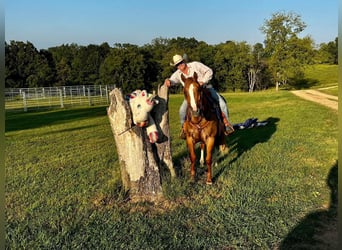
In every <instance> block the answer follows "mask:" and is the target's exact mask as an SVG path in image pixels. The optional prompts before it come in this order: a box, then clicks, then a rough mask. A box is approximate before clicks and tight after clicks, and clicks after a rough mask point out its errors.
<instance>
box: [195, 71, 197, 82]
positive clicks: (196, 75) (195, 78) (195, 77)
mask: <svg viewBox="0 0 342 250" xmlns="http://www.w3.org/2000/svg"><path fill="white" fill-rule="evenodd" d="M194 79H195V81H196V82H197V73H196V72H194Z"/></svg>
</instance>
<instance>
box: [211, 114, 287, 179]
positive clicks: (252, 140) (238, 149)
mask: <svg viewBox="0 0 342 250" xmlns="http://www.w3.org/2000/svg"><path fill="white" fill-rule="evenodd" d="M279 120H280V119H279V118H275V117H269V118H267V119H266V120H265V121H267V122H268V123H267V125H265V126H263V127H254V128H248V129H242V130H236V131H235V132H234V133H233V134H232V135H231V136H229V137H228V138H227V145H228V147H229V152H230V153H229V154H233V155H235V157H234V158H233V159H232V160H231V161H230V162H229V164H227V165H224V166H222V168H221V169H220V170H219V171H218V172H217V173H216V174H215V175H214V177H213V181H214V182H215V181H216V180H217V179H218V178H219V176H220V175H221V174H222V173H223V172H224V171H225V170H226V168H227V167H228V166H229V165H230V164H232V163H233V162H235V161H236V160H237V159H238V158H239V157H240V156H241V155H242V154H243V153H244V152H246V151H248V150H250V149H251V148H253V147H254V146H255V145H256V144H258V143H264V142H267V141H268V140H269V139H270V138H271V136H272V135H273V134H274V132H275V131H276V130H277V122H278V121H279Z"/></svg>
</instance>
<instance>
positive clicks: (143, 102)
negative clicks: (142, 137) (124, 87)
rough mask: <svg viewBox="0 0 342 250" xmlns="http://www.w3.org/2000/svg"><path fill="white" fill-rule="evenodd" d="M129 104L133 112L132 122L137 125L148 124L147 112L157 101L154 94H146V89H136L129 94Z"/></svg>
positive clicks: (143, 125)
mask: <svg viewBox="0 0 342 250" xmlns="http://www.w3.org/2000/svg"><path fill="white" fill-rule="evenodd" d="M129 97H130V99H129V104H130V107H131V110H132V114H133V123H134V124H136V125H137V126H138V127H145V126H147V125H148V117H149V112H150V111H151V110H152V109H153V107H154V105H155V104H157V103H158V101H157V100H155V95H152V94H148V93H147V91H146V90H142V91H141V90H136V91H134V92H132V93H131V94H130V95H129Z"/></svg>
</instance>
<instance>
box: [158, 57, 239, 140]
mask: <svg viewBox="0 0 342 250" xmlns="http://www.w3.org/2000/svg"><path fill="white" fill-rule="evenodd" d="M172 60H173V62H172V63H170V65H171V66H174V67H176V68H177V70H176V71H175V72H174V73H173V74H172V75H171V77H170V78H167V79H165V81H164V84H165V85H166V86H167V87H170V86H173V85H176V84H179V83H181V84H182V85H183V87H184V83H183V81H182V79H181V75H182V74H184V76H185V77H192V76H193V74H194V72H196V73H197V76H198V78H197V80H198V82H199V84H200V85H202V86H205V87H206V88H208V90H209V91H210V94H211V97H212V98H213V99H214V100H215V101H217V102H218V103H219V105H220V108H221V112H222V120H223V122H224V125H225V127H226V131H225V134H226V135H228V134H231V133H233V132H234V129H233V126H232V125H231V123H230V122H229V118H228V109H227V105H226V102H225V100H224V99H223V98H222V96H221V95H219V94H218V93H217V92H216V91H215V89H214V88H213V87H212V85H211V84H208V83H209V81H210V80H211V79H212V77H213V71H212V69H211V68H209V67H208V66H206V65H204V64H203V63H201V62H196V61H194V62H189V63H187V62H185V60H184V57H182V56H180V55H174V56H173V58H172ZM186 109H187V102H186V100H185V99H184V101H183V103H182V105H181V107H180V109H179V116H180V122H181V125H182V133H181V138H185V135H184V131H183V124H184V121H185V117H186Z"/></svg>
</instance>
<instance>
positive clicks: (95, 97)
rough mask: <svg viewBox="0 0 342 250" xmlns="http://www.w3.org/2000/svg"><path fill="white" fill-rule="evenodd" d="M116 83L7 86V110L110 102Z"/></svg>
mask: <svg viewBox="0 0 342 250" xmlns="http://www.w3.org/2000/svg"><path fill="white" fill-rule="evenodd" d="M114 87H115V86H114V85H81V86H64V87H40V88H6V89H5V109H6V110H18V109H19V110H24V111H27V110H35V109H46V108H53V107H61V108H65V107H72V106H82V105H89V106H93V105H103V104H109V92H110V91H111V90H112V89H114Z"/></svg>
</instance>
